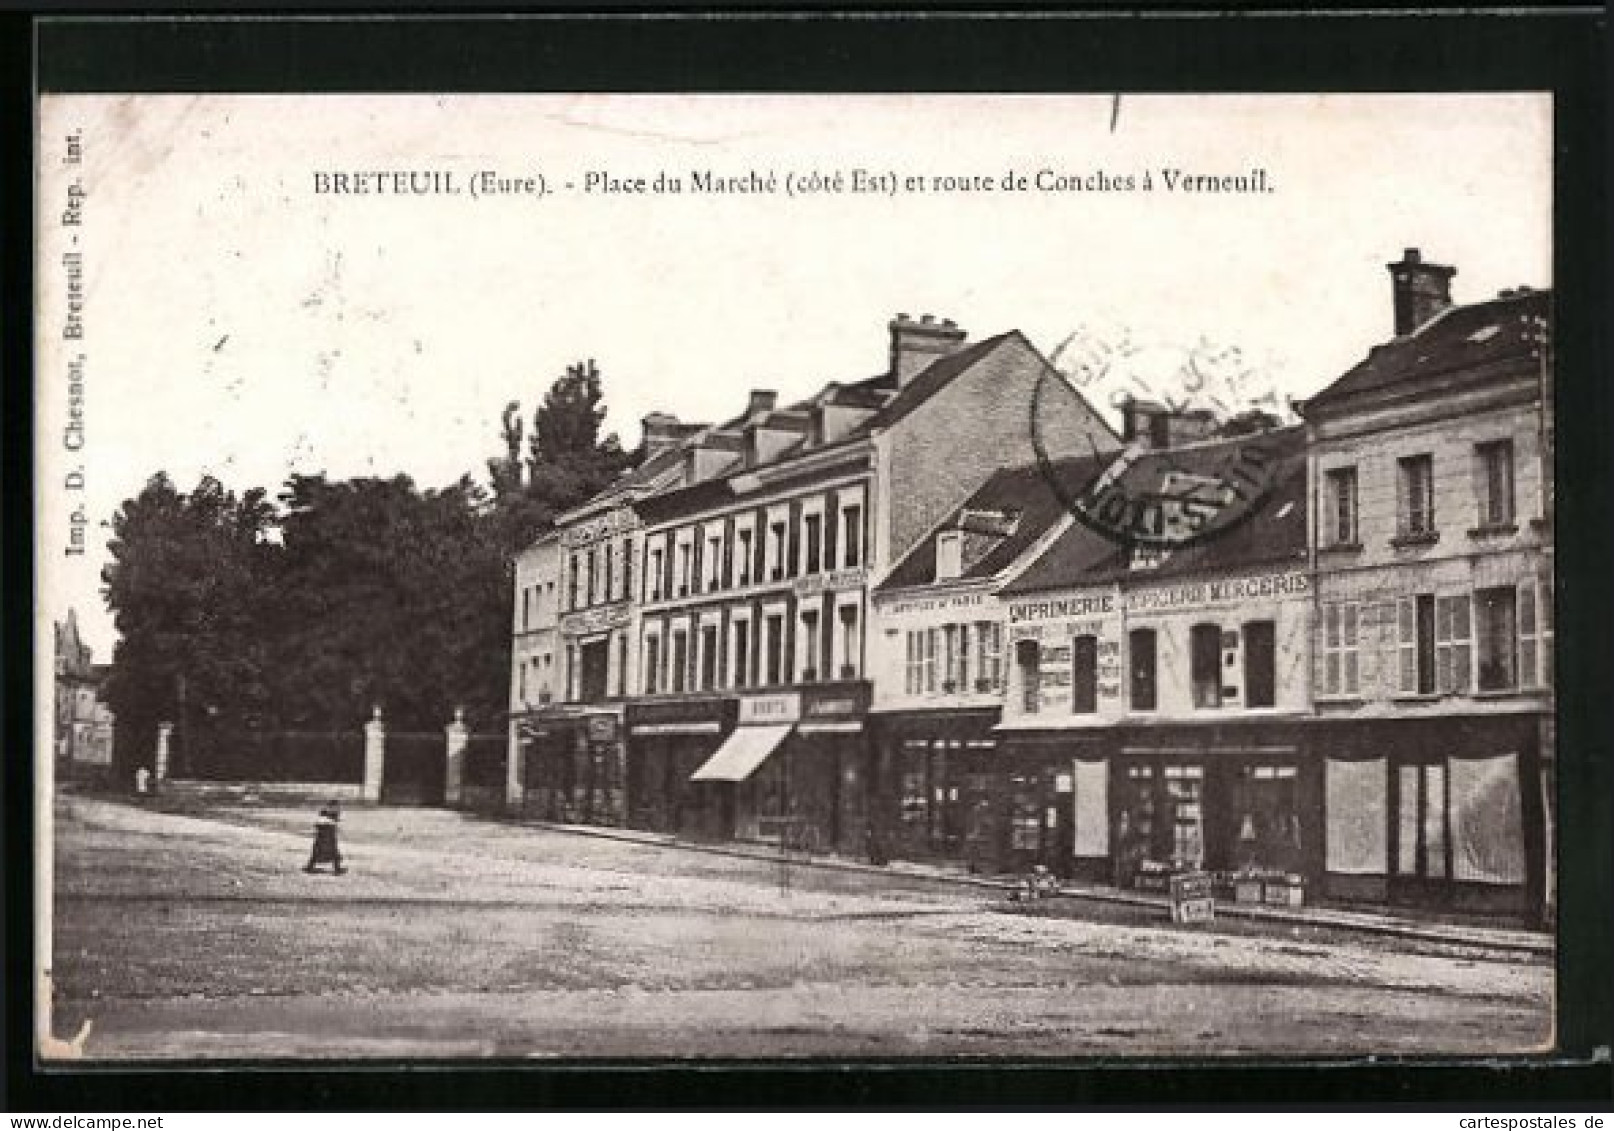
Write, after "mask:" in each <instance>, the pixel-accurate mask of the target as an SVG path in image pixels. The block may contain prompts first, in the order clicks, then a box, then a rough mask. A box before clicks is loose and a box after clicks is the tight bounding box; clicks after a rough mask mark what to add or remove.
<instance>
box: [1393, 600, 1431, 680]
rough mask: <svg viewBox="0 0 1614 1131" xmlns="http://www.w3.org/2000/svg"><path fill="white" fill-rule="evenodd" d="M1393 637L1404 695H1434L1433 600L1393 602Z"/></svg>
mask: <svg viewBox="0 0 1614 1131" xmlns="http://www.w3.org/2000/svg"><path fill="white" fill-rule="evenodd" d="M1396 635H1397V641H1398V651H1399V653H1400V660H1401V664H1400V668H1401V676H1400V680H1399V682H1398V684H1397V686H1398V687H1399V688H1400V690H1401V692H1402V694H1405V695H1433V694H1434V693H1435V599H1434V597H1432V596H1429V595H1428V594H1423V595H1421V596H1418V597H1403V598H1401V599H1400V600H1399V601H1397V602H1396Z"/></svg>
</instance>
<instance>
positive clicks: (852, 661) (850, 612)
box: [839, 605, 858, 679]
mask: <svg viewBox="0 0 1614 1131" xmlns="http://www.w3.org/2000/svg"><path fill="white" fill-rule="evenodd" d="M839 615H840V618H841V671H840V677H841V678H842V679H856V678H857V661H858V637H857V606H856V605H842V606H841V607H840V611H839Z"/></svg>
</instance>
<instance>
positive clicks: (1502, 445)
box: [1474, 440, 1513, 528]
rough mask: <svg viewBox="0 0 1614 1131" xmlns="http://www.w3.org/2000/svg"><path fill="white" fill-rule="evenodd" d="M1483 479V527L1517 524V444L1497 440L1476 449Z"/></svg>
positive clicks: (1481, 505) (1480, 504) (1480, 480)
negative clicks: (1515, 505) (1515, 445)
mask: <svg viewBox="0 0 1614 1131" xmlns="http://www.w3.org/2000/svg"><path fill="white" fill-rule="evenodd" d="M1474 455H1475V459H1476V461H1477V463H1478V467H1477V469H1476V470H1477V472H1478V478H1479V484H1478V486H1479V524H1480V526H1481V527H1482V528H1483V527H1499V526H1510V525H1512V523H1513V441H1512V440H1493V441H1491V442H1490V443H1487V444H1479V445H1477V446H1476V447H1475V448H1474Z"/></svg>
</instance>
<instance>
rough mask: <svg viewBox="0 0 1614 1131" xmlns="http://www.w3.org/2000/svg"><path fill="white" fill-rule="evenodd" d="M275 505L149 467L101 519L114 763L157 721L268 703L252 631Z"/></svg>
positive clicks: (124, 759)
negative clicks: (106, 530)
mask: <svg viewBox="0 0 1614 1131" xmlns="http://www.w3.org/2000/svg"><path fill="white" fill-rule="evenodd" d="M273 525H274V511H273V508H272V507H271V505H270V504H269V503H268V501H267V499H266V498H265V495H264V492H263V491H261V490H251V491H248V492H247V493H246V494H245V495H242V496H241V497H239V498H237V497H236V495H235V494H234V493H233V492H230V491H227V490H226V489H225V488H224V486H223V485H222V484H221V483H219V481H218V480H216V479H214V478H212V477H211V476H206V477H203V478H202V480H201V481H200V482H199V483H198V484H197V486H196V489H195V490H194V491H192V492H191V493H190V494H189V495H184V494H181V493H180V492H178V491H176V490H175V489H174V485H173V483H172V481H171V480H170V479H169V478H168V476H167V475H166V474H164V473H161V472H159V473H158V474H156V475H154V476H152V477H151V479H149V480H148V481H147V483H146V486H145V488H144V489H143V490H142V491H141V493H140V494H139V495H138V496H137V497H135V498H134V499H130V500H127V501H125V502H124V504H123V506H122V507H121V508H119V511H118V513H117V515H115V516H114V518H113V520H112V534H113V537H112V540H111V542H110V544H109V549H110V551H111V555H112V560H111V562H109V563H108V564H107V566H106V567H105V568H104V569H103V570H102V574H101V580H102V582H103V583H104V585H105V590H104V595H105V598H106V601H107V605H108V607H109V608H110V609H111V610H112V613H113V618H114V623H115V624H116V626H117V629H118V634H119V640H118V643H117V645H116V647H115V649H114V651H113V667H112V672H111V674H110V676H109V677H108V680H107V686H106V694H107V700H108V703H109V705H110V706H111V707H112V710H113V712H114V713H115V714H116V717H117V719H118V727H119V732H120V733H119V738H118V742H117V745H116V749H118V750H120V751H121V752H122V754H121V756H120V762H121V763H122V764H123V768H124V770H125V771H131V772H132V769H133V767H134V766H135V765H136V764H139V763H141V762H143V761H145V760H146V759H147V758H148V757H149V752H150V751H151V749H152V744H153V742H154V739H155V733H156V727H157V723H158V722H160V721H175V722H178V723H180V724H181V740H182V741H183V738H184V737H185V729H184V722H185V721H186V720H185V714H183V713H182V709H183V711H184V712H189V711H200V712H206V713H208V714H211V715H223V716H226V717H236V718H239V717H242V716H245V715H248V714H251V713H252V712H254V711H259V710H262V709H263V708H264V707H265V706H266V705H267V702H268V697H269V687H268V683H267V680H266V674H267V673H266V647H265V644H266V642H265V639H264V636H263V632H262V628H263V621H264V619H265V612H266V606H265V601H266V599H267V596H268V594H269V593H270V592H271V591H272V575H273V572H274V568H275V561H274V556H275V548H274V546H273V544H272V542H271V541H270V539H269V537H268V535H269V532H270V530H271V528H272V527H273Z"/></svg>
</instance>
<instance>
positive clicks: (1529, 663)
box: [1519, 582, 1553, 687]
mask: <svg viewBox="0 0 1614 1131" xmlns="http://www.w3.org/2000/svg"><path fill="white" fill-rule="evenodd" d="M1552 635H1553V634H1552V586H1551V584H1550V583H1544V584H1543V585H1542V586H1541V588H1540V589H1539V591H1538V590H1537V588H1536V586H1535V585H1534V584H1533V583H1530V582H1526V583H1525V584H1523V585H1521V586H1519V683H1520V685H1521V686H1524V687H1551V686H1552Z"/></svg>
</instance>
